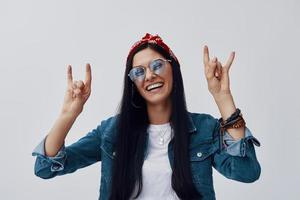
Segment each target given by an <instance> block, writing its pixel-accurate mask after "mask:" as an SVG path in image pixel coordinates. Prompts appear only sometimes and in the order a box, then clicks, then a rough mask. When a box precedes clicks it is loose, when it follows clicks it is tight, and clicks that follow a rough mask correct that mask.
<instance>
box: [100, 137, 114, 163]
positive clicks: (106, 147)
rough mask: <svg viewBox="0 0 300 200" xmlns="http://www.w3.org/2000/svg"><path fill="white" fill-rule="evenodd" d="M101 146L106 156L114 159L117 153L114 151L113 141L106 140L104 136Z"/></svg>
mask: <svg viewBox="0 0 300 200" xmlns="http://www.w3.org/2000/svg"><path fill="white" fill-rule="evenodd" d="M100 148H101V150H102V152H103V153H104V154H105V155H106V156H108V157H109V158H111V159H114V157H115V154H116V153H115V151H114V145H113V143H112V142H111V141H109V140H106V139H105V138H104V139H103V142H102V144H101V146H100ZM103 156H104V155H103Z"/></svg>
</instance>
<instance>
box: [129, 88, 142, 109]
mask: <svg viewBox="0 0 300 200" xmlns="http://www.w3.org/2000/svg"><path fill="white" fill-rule="evenodd" d="M133 87H134V85H133V84H132V86H131V105H132V106H133V107H135V108H141V106H138V105H136V104H135V103H134V102H133V99H134V93H135V92H134V88H133Z"/></svg>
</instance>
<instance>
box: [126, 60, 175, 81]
mask: <svg viewBox="0 0 300 200" xmlns="http://www.w3.org/2000/svg"><path fill="white" fill-rule="evenodd" d="M166 62H171V60H165V59H163V58H157V59H154V60H152V61H151V62H150V64H149V68H150V70H151V71H152V72H153V73H154V74H156V75H159V74H161V73H162V72H163V71H164V69H165V67H166ZM128 76H129V77H130V79H131V80H132V81H133V82H136V81H139V82H142V81H144V79H145V76H146V67H144V66H137V67H133V68H132V69H131V70H130V72H129V74H128Z"/></svg>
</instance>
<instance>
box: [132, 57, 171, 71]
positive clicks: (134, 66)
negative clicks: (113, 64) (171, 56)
mask: <svg viewBox="0 0 300 200" xmlns="http://www.w3.org/2000/svg"><path fill="white" fill-rule="evenodd" d="M157 59H163V60H164V59H165V58H161V57H159V58H154V59H153V60H151V61H150V62H149V64H150V63H151V62H153V61H154V60H157ZM134 67H145V66H144V65H136V66H132V68H134Z"/></svg>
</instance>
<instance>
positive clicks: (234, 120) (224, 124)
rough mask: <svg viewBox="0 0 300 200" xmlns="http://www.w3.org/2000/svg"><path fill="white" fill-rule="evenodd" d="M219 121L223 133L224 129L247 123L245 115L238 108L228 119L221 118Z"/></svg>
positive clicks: (238, 126)
mask: <svg viewBox="0 0 300 200" xmlns="http://www.w3.org/2000/svg"><path fill="white" fill-rule="evenodd" d="M219 122H220V126H221V128H220V129H221V133H224V131H225V130H226V129H228V128H240V127H243V126H245V125H246V122H245V120H244V118H243V115H242V113H241V111H240V109H238V108H237V109H236V111H235V112H234V113H233V114H232V115H231V116H230V117H229V118H228V119H227V120H225V121H224V120H223V119H222V118H220V119H219Z"/></svg>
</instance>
